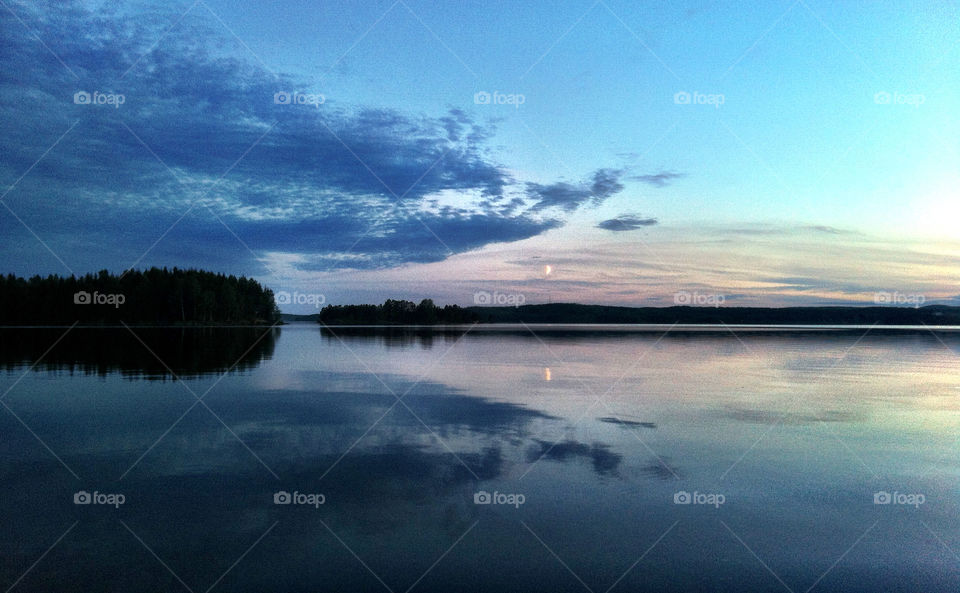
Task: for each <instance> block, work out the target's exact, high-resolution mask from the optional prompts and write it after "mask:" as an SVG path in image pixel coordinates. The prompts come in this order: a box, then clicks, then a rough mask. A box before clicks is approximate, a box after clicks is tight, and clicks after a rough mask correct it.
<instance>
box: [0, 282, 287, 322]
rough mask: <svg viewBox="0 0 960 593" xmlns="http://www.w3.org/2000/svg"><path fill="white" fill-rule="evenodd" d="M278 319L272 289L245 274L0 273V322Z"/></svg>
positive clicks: (260, 320)
mask: <svg viewBox="0 0 960 593" xmlns="http://www.w3.org/2000/svg"><path fill="white" fill-rule="evenodd" d="M279 318H280V311H279V309H278V308H277V306H276V303H275V302H274V298H273V292H272V291H271V290H270V289H268V288H265V287H263V286H261V285H260V283H259V282H257V281H256V280H253V279H251V278H246V277H243V276H240V277H237V276H233V275H230V276H227V275H224V274H215V273H213V272H206V271H203V270H193V269H190V270H182V269H179V268H173V269H172V270H169V269H167V268H150V269H149V270H144V271H139V270H132V271H129V272H127V273H125V274H123V275H119V276H118V275H113V274H111V273H109V272H108V271H107V270H102V271H100V272H99V273H97V274H87V275H85V276H81V277H79V278H77V277H74V276H69V277H63V276H57V275H54V276H47V277H41V276H33V277H32V278H30V279H24V278H20V277H17V276H14V275H12V274H11V275H8V276H5V277H4V276H0V325H63V324H66V325H69V324H72V323H74V322H76V321H79V322H80V323H82V324H89V325H118V324H119V323H120V322H121V321H122V322H124V323H128V324H143V325H203V324H233V325H241V324H271V323H274V322H276V321H277V320H278V319H279Z"/></svg>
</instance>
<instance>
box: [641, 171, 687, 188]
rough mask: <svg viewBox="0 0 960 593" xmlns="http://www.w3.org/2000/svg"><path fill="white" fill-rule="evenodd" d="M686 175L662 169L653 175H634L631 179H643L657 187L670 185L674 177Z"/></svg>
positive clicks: (642, 180)
mask: <svg viewBox="0 0 960 593" xmlns="http://www.w3.org/2000/svg"><path fill="white" fill-rule="evenodd" d="M682 177H685V175H684V174H683V173H673V172H670V171H661V172H660V173H655V174H653V175H634V176H632V177H630V178H629V179H630V180H631V181H641V182H643V183H646V184H648V185H652V186H655V187H664V186H666V185H670V183H671V182H673V180H674V179H680V178H682Z"/></svg>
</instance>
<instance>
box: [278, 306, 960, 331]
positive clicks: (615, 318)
mask: <svg viewBox="0 0 960 593" xmlns="http://www.w3.org/2000/svg"><path fill="white" fill-rule="evenodd" d="M462 312H463V316H464V318H465V319H464V320H463V321H462V322H458V323H452V324H451V323H446V325H462V324H463V323H466V324H471V323H480V324H561V325H648V326H657V325H664V326H670V325H674V324H677V325H683V326H711V325H719V326H724V325H726V326H741V327H750V326H753V327H771V328H789V327H793V328H825V327H846V326H856V327H870V326H884V327H898V326H900V327H911V326H916V327H927V326H929V327H934V326H941V327H942V326H960V307H953V306H949V305H928V306H924V307H896V306H863V307H854V306H822V307H782V308H774V307H689V306H676V307H613V306H606V305H580V304H574V303H555V304H545V305H522V306H519V307H479V306H478V307H465V308H463V309H462ZM281 319H283V320H284V321H287V322H295V321H297V322H305V321H306V322H315V323H322V324H323V325H328V326H355V327H363V326H366V327H376V326H413V327H416V326H434V325H444V324H445V323H444V322H443V321H442V320H441V321H437V322H434V323H422V322H421V323H418V322H411V321H403V320H398V321H396V322H393V321H391V320H390V319H389V318H387V319H386V320H384V319H382V318H381V319H378V320H377V321H376V322H369V323H368V322H365V320H357V319H343V318H338V317H337V316H334V315H328V314H327V310H326V309H324V310H322V311H320V312H319V313H315V314H312V315H291V314H281Z"/></svg>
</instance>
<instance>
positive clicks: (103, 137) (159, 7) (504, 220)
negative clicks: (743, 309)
mask: <svg viewBox="0 0 960 593" xmlns="http://www.w3.org/2000/svg"><path fill="white" fill-rule="evenodd" d="M958 17H960V6H958V4H957V3H956V2H929V3H927V2H919V3H918V2H870V3H855V2H846V1H845V2H826V1H819V0H796V1H793V0H786V1H773V0H770V1H763V2H755V3H742V4H737V5H735V6H733V5H729V4H726V3H720V2H712V1H708V0H704V1H689V2H645V3H636V2H628V1H619V0H585V1H572V0H571V1H566V0H558V1H556V2H550V3H542V2H455V3H454V2H450V3H433V2H418V1H417V0H395V1H389V0H386V1H382V2H381V1H369V2H339V1H329V2H322V3H317V2H310V1H305V0H304V1H300V0H297V1H289V2H265V1H259V2H249V3H247V2H237V1H235V0H196V1H194V2H192V3H191V2H187V3H182V4H177V3H152V4H149V3H148V4H144V3H115V2H93V1H87V2H79V1H56V2H42V1H30V2H17V1H12V0H4V2H3V5H2V6H0V264H2V265H0V272H3V273H15V274H19V275H33V274H43V275H46V274H63V275H69V274H71V273H75V274H83V273H87V272H91V271H96V270H99V269H108V270H111V271H113V272H117V273H121V272H123V271H124V270H126V269H129V268H144V267H149V266H167V267H173V266H178V267H199V268H204V269H210V270H214V271H222V272H225V273H232V274H244V275H248V276H253V277H255V278H257V279H258V280H260V281H261V282H263V283H264V284H265V285H266V286H268V287H269V288H271V289H273V290H274V291H275V292H276V293H278V294H282V295H285V296H284V298H285V299H286V300H285V301H284V302H282V303H281V308H282V309H283V310H285V311H288V312H299V313H309V312H311V311H313V310H315V308H316V307H317V306H320V305H322V304H324V303H329V304H342V303H358V302H369V303H375V302H382V301H383V300H385V299H387V298H406V299H411V300H419V299H422V298H433V299H434V300H435V301H436V302H438V303H441V304H446V303H454V304H460V305H472V304H474V303H477V302H488V303H492V304H496V303H501V304H517V303H527V304H533V303H545V302H581V303H602V304H615V305H631V306H669V305H673V304H701V305H718V306H736V305H740V306H787V305H823V304H840V303H849V304H875V303H877V304H891V305H896V304H900V305H918V304H932V303H951V304H960V225H958V220H960V156H958V138H960V134H958V132H960V123H958V122H960V118H958V117H957V108H958V106H960V100H958V91H960V68H958V62H960V18H958Z"/></svg>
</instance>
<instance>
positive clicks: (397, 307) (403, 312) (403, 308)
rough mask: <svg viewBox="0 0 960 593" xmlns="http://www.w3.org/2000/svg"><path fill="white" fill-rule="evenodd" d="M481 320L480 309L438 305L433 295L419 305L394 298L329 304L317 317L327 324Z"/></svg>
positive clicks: (465, 321) (386, 323)
mask: <svg viewBox="0 0 960 593" xmlns="http://www.w3.org/2000/svg"><path fill="white" fill-rule="evenodd" d="M479 320H480V316H479V315H477V314H476V313H473V312H471V311H468V310H466V309H464V308H462V307H459V306H457V305H445V306H443V307H438V306H437V305H435V304H434V303H433V300H432V299H423V300H422V301H420V304H419V305H418V304H416V303H414V302H412V301H403V300H401V301H396V300H393V299H387V301H385V302H384V303H383V304H382V305H327V306H326V307H324V308H323V309H321V310H320V314H319V315H318V317H317V321H318V322H319V323H322V324H325V325H434V324H444V323H475V322H477V321H479Z"/></svg>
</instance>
